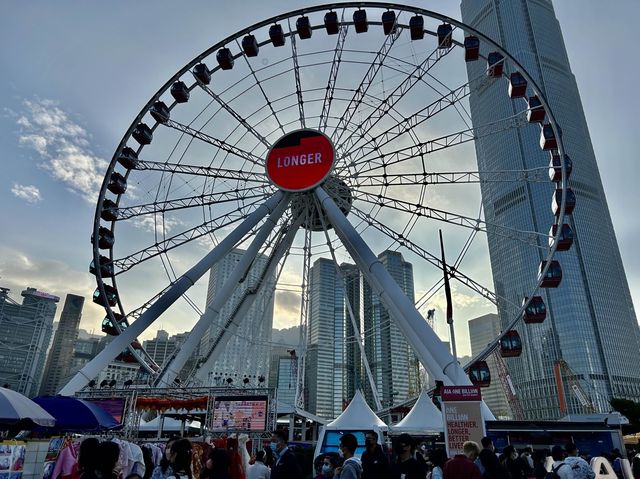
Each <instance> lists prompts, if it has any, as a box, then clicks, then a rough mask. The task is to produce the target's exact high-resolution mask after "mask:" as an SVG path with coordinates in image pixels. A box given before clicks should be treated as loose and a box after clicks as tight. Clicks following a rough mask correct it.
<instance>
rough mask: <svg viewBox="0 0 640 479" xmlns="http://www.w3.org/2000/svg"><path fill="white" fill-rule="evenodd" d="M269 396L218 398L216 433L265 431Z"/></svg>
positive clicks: (215, 416)
mask: <svg viewBox="0 0 640 479" xmlns="http://www.w3.org/2000/svg"><path fill="white" fill-rule="evenodd" d="M268 399H269V398H268V397H267V396H216V397H215V400H214V404H213V430H214V431H265V430H266V427H267V411H268Z"/></svg>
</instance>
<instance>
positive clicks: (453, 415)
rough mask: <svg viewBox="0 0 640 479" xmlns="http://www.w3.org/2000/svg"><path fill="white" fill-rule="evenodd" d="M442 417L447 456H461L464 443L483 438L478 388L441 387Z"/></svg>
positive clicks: (483, 429) (478, 440)
mask: <svg viewBox="0 0 640 479" xmlns="http://www.w3.org/2000/svg"><path fill="white" fill-rule="evenodd" d="M441 394H442V415H443V417H444V441H445V444H446V445H447V455H448V456H449V457H453V456H455V455H456V454H463V451H462V445H463V444H464V443H465V441H475V442H477V443H478V444H480V440H481V439H482V438H483V437H484V436H485V428H484V420H483V419H482V408H481V401H482V396H481V395H480V388H479V387H477V386H443V387H442V390H441Z"/></svg>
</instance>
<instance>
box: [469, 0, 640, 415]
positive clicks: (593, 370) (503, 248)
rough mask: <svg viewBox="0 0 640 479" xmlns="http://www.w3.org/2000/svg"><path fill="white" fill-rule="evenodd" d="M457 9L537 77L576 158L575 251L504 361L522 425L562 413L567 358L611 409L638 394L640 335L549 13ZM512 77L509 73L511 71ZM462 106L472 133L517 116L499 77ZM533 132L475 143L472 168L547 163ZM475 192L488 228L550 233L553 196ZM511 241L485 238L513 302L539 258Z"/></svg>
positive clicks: (492, 186) (485, 187)
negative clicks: (614, 401) (562, 364)
mask: <svg viewBox="0 0 640 479" xmlns="http://www.w3.org/2000/svg"><path fill="white" fill-rule="evenodd" d="M461 9H462V20H463V22H465V23H467V24H469V25H471V26H473V27H474V28H476V29H478V30H479V31H481V32H482V33H484V34H486V35H488V36H489V37H491V38H493V39H494V40H496V41H497V42H498V43H499V44H501V45H502V46H503V47H504V48H505V49H506V50H507V51H508V52H509V53H510V54H512V55H513V56H514V57H515V58H516V59H517V60H518V61H519V62H520V63H521V64H522V65H523V67H524V68H526V70H527V71H528V72H529V74H530V75H531V76H532V77H533V79H534V80H535V81H536V83H537V84H538V86H539V87H540V88H541V90H542V92H543V94H544V95H545V97H546V99H547V101H548V103H549V105H550V107H551V108H552V110H553V113H554V116H555V118H556V120H557V122H558V124H559V125H560V127H561V128H562V136H563V143H564V146H565V149H566V153H567V154H568V155H569V156H570V157H571V159H572V160H573V171H572V173H571V178H570V180H569V186H570V187H571V188H572V189H573V191H574V193H575V194H576V197H577V206H576V209H575V211H574V212H573V215H572V216H571V217H569V218H567V219H566V221H567V222H568V223H570V225H571V228H572V229H573V231H574V235H575V241H574V244H573V246H572V248H571V250H570V251H567V252H562V253H559V254H558V255H557V256H556V258H557V259H558V260H559V261H560V263H561V266H562V273H563V279H562V284H561V285H560V287H559V288H557V289H553V290H546V291H543V292H542V294H543V298H544V300H545V303H546V305H547V313H548V314H547V319H546V321H545V322H544V323H543V324H533V325H523V326H522V327H520V328H519V331H520V335H521V336H522V339H523V343H524V350H523V353H522V355H521V356H520V357H519V358H513V359H510V360H509V363H508V366H509V370H510V373H511V377H512V379H513V382H514V384H515V387H516V391H517V393H518V395H519V397H520V398H521V401H522V405H523V407H524V412H525V414H526V415H527V416H528V417H530V418H556V417H558V416H560V415H561V414H562V412H561V411H560V407H559V403H558V399H557V397H558V394H557V390H556V385H555V382H554V378H553V368H554V364H555V362H556V361H557V360H558V359H560V358H562V359H564V360H565V361H566V362H567V363H568V365H569V367H570V368H571V369H572V370H573V371H574V372H575V374H576V376H577V380H579V381H580V382H581V383H582V387H583V389H585V391H587V393H588V394H589V395H590V399H591V401H592V402H593V404H594V406H595V407H596V409H597V410H599V411H601V412H606V411H608V410H609V404H608V399H609V398H611V397H621V398H628V399H637V398H638V396H640V369H638V368H637V366H636V365H637V364H638V363H639V362H640V331H639V329H638V323H637V320H636V315H635V312H634V308H633V303H632V300H631V295H630V293H629V287H628V284H627V279H626V276H625V272H624V267H623V264H622V260H621V257H620V252H619V249H618V245H617V241H616V237H615V233H614V230H613V225H612V223H611V217H610V215H609V209H608V206H607V202H606V199H605V193H604V190H603V187H602V182H601V180H600V174H599V171H598V165H597V163H596V159H595V155H594V152H593V148H592V145H591V141H590V138H589V132H588V128H587V122H586V119H585V116H584V112H583V109H582V104H581V101H580V95H579V93H578V88H577V85H576V81H575V78H574V76H573V74H572V73H571V69H570V66H569V59H568V57H567V53H566V50H565V47H564V42H563V38H562V33H561V31H560V25H559V23H558V21H557V19H556V17H555V12H554V9H553V5H552V3H551V1H550V0H510V1H508V2H507V1H500V0H463V1H462V4H461ZM482 48H483V50H481V51H482V53H484V54H485V55H486V54H487V53H489V51H488V48H489V47H488V46H487V45H484V46H483V47H482ZM485 67H486V65H485V64H484V62H481V61H477V62H470V63H468V64H467V69H468V74H469V78H476V77H478V76H480V75H483V72H484V69H485ZM511 71H512V70H511V67H510V66H509V65H507V68H506V74H507V75H508V74H510V73H511ZM469 100H470V107H471V115H472V120H473V123H474V125H486V124H489V123H491V122H493V121H495V120H497V119H500V118H505V117H508V116H511V115H514V114H515V113H516V110H515V108H516V106H515V104H514V103H513V102H512V101H511V100H510V99H509V98H508V95H506V93H505V83H504V82H501V81H495V82H493V83H492V84H490V85H489V86H488V87H484V86H483V88H481V89H475V90H472V91H471V95H470V99H469ZM539 135H540V131H539V128H538V127H536V126H535V125H530V126H529V127H527V128H523V129H519V130H518V131H513V132H508V133H504V134H502V135H500V136H492V137H489V138H480V139H478V140H476V144H475V146H476V154H477V161H478V168H479V170H480V171H501V170H513V169H523V170H528V169H532V168H537V167H544V166H545V165H547V164H548V163H549V156H548V153H546V152H543V151H541V150H540V149H539V147H538V138H539ZM481 188H482V196H483V207H484V215H485V219H486V221H487V224H492V223H497V224H502V225H507V226H509V227H511V228H514V229H517V230H521V231H546V230H547V229H548V228H549V227H550V226H551V224H552V221H553V218H552V214H551V212H550V207H549V205H550V196H549V195H543V194H540V195H538V194H536V193H533V192H532V191H531V190H530V189H529V188H527V185H522V184H518V185H515V184H508V183H496V182H494V183H481ZM506 200H508V201H506ZM489 233H491V232H490V231H489ZM517 243H518V242H515V241H511V240H508V239H506V238H504V237H501V236H499V235H494V234H489V235H488V244H489V253H490V258H491V266H492V273H493V280H494V286H495V290H496V293H497V294H498V295H500V296H501V297H503V298H506V299H507V300H508V301H510V302H512V303H515V304H519V302H520V301H521V300H522V296H524V295H526V294H528V293H529V292H528V291H527V288H528V285H529V284H530V283H531V281H530V279H531V275H532V274H535V271H536V268H537V265H538V264H539V262H540V260H541V259H542V257H541V254H542V253H541V251H543V249H541V251H535V250H534V248H530V247H528V246H525V245H519V244H517ZM540 246H544V245H542V244H541V245H540ZM498 311H499V314H500V317H501V318H500V319H501V324H502V325H503V326H504V325H505V323H506V321H508V319H510V317H511V318H512V315H511V313H512V311H508V310H507V307H506V305H505V304H499V305H498ZM566 396H567V398H568V411H567V412H569V413H580V412H583V406H582V405H581V402H580V401H579V400H578V398H577V397H576V396H575V395H574V394H573V393H572V391H570V390H567V391H566Z"/></svg>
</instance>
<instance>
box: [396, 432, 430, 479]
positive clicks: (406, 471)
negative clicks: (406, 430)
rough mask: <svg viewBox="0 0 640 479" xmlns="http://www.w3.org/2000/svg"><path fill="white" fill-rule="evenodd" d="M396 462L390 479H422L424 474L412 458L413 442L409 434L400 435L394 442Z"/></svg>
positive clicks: (422, 469) (413, 451)
mask: <svg viewBox="0 0 640 479" xmlns="http://www.w3.org/2000/svg"><path fill="white" fill-rule="evenodd" d="M396 453H397V456H398V457H397V460H396V462H395V464H394V465H393V474H392V475H391V477H393V478H397V479H423V478H424V477H425V475H426V472H425V470H424V468H423V467H422V466H420V464H419V463H418V461H417V460H416V458H415V457H414V453H415V441H414V440H413V438H412V437H411V436H410V435H409V434H400V436H399V437H398V440H397V441H396Z"/></svg>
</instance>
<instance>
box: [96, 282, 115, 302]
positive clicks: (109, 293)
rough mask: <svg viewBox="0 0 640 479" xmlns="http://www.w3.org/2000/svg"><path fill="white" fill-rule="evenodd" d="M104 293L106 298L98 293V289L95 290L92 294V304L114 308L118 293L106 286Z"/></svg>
mask: <svg viewBox="0 0 640 479" xmlns="http://www.w3.org/2000/svg"><path fill="white" fill-rule="evenodd" d="M104 292H105V294H106V296H103V295H102V294H101V293H100V288H96V290H95V291H94V292H93V302H94V303H95V304H99V305H100V306H104V307H105V308H106V307H107V306H115V305H116V304H118V292H117V291H116V289H115V288H114V287H113V286H109V285H108V284H105V285H104Z"/></svg>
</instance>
